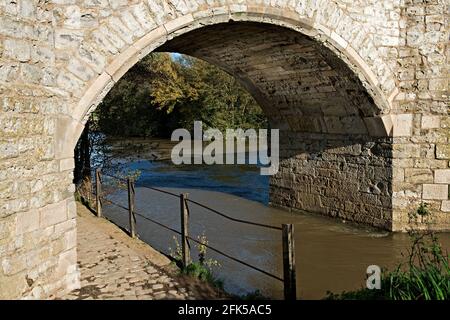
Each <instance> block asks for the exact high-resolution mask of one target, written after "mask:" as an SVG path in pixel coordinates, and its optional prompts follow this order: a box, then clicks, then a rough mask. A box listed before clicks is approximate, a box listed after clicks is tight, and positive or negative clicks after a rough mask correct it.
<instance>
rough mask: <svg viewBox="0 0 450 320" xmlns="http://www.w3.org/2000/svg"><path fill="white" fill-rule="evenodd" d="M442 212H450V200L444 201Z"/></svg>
mask: <svg viewBox="0 0 450 320" xmlns="http://www.w3.org/2000/svg"><path fill="white" fill-rule="evenodd" d="M441 210H442V211H444V212H450V200H444V201H442V205H441Z"/></svg>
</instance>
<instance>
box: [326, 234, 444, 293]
mask: <svg viewBox="0 0 450 320" xmlns="http://www.w3.org/2000/svg"><path fill="white" fill-rule="evenodd" d="M411 240H412V245H411V250H410V252H409V257H408V261H407V262H406V263H404V264H400V265H399V266H398V267H397V268H396V269H395V270H393V271H391V272H387V273H386V274H385V275H384V272H383V275H382V277H381V289H379V290H375V289H374V290H369V289H360V290H357V291H353V292H343V293H341V294H333V293H330V292H328V296H327V297H326V299H332V300H342V299H345V300H347V299H350V300H448V299H450V268H449V256H448V253H444V252H443V250H442V248H441V246H440V244H439V242H438V239H437V237H436V236H435V235H434V234H433V233H431V232H426V233H420V234H419V233H412V234H411Z"/></svg>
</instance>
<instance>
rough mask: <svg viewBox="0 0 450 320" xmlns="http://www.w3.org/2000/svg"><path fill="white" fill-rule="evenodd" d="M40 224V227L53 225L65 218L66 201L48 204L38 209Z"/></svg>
mask: <svg viewBox="0 0 450 320" xmlns="http://www.w3.org/2000/svg"><path fill="white" fill-rule="evenodd" d="M39 212H40V226H41V227H42V228H45V227H48V226H53V225H55V224H57V223H60V222H63V221H66V220H67V205H66V201H60V202H58V203H54V204H50V205H48V206H45V207H44V208H42V209H40V210H39Z"/></svg>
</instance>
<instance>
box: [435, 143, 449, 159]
mask: <svg viewBox="0 0 450 320" xmlns="http://www.w3.org/2000/svg"><path fill="white" fill-rule="evenodd" d="M436 158H437V159H450V144H449V143H447V144H437V145H436Z"/></svg>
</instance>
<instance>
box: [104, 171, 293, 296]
mask: <svg viewBox="0 0 450 320" xmlns="http://www.w3.org/2000/svg"><path fill="white" fill-rule="evenodd" d="M102 175H105V176H108V177H110V178H113V179H116V180H118V181H120V182H122V183H124V184H126V186H127V191H128V207H124V206H122V205H121V204H119V203H116V202H114V201H111V200H109V199H106V198H105V197H103V196H102V194H103V192H102ZM143 187H144V188H147V189H151V190H154V191H157V192H162V193H165V194H168V195H171V196H173V197H177V198H179V201H180V217H181V219H180V221H181V225H180V231H178V230H175V229H173V228H171V227H169V226H166V225H164V224H162V223H160V222H158V221H156V220H154V219H152V218H149V217H147V216H145V215H142V214H140V213H138V212H136V209H135V200H136V199H135V198H136V192H135V182H134V180H133V179H131V178H128V179H124V178H120V177H117V176H114V175H110V174H102V172H101V170H100V169H96V170H95V197H96V201H95V202H96V214H97V217H99V218H100V217H102V216H103V213H102V203H103V201H105V202H108V203H110V204H112V205H115V206H117V207H119V208H122V209H124V210H126V211H128V215H129V235H130V236H131V237H133V238H134V237H136V235H137V233H136V216H139V217H140V218H143V219H145V220H148V221H150V222H152V223H154V224H156V225H159V226H161V227H163V228H165V229H167V230H169V231H172V232H174V233H176V234H178V235H180V236H181V252H182V259H181V260H182V261H181V263H182V265H183V267H186V266H188V265H189V264H190V261H191V258H190V246H189V241H192V242H195V243H197V244H200V245H203V246H205V247H207V248H208V249H211V250H212V251H214V252H216V253H218V254H220V255H222V256H224V257H226V258H228V259H231V260H233V261H235V262H238V263H240V264H242V265H245V266H247V267H249V268H251V269H253V270H255V271H258V272H260V273H263V274H265V275H267V276H269V277H271V278H273V279H276V280H278V281H281V282H283V285H284V298H285V299H286V300H295V299H296V273H295V247H294V243H295V241H294V226H293V225H292V224H283V225H282V226H281V227H277V226H272V225H267V224H262V223H256V222H251V221H246V220H241V219H236V218H233V217H230V216H228V215H226V214H224V213H222V212H219V211H217V210H215V209H213V208H210V207H208V206H206V205H204V204H202V203H199V202H197V201H194V200H191V199H189V197H188V194H187V193H182V194H175V193H173V192H169V191H167V190H163V189H159V188H154V187H148V186H143ZM188 203H192V204H194V205H197V206H200V207H202V208H204V209H207V210H209V211H211V212H213V213H215V214H217V215H220V216H222V217H224V218H226V219H228V220H231V221H234V222H238V223H243V224H249V225H253V226H257V227H262V228H267V229H272V230H278V231H281V240H282V248H283V255H282V257H283V277H282V278H281V277H279V276H277V275H274V274H272V273H270V272H268V271H265V270H263V269H261V268H259V267H256V266H253V265H251V264H249V263H247V262H245V261H243V260H241V259H238V258H235V257H233V256H231V255H229V254H227V253H225V252H223V251H221V250H219V249H217V248H215V247H213V246H211V245H209V244H205V243H201V242H200V241H199V240H197V239H195V238H193V237H191V236H190V235H189V206H188Z"/></svg>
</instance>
